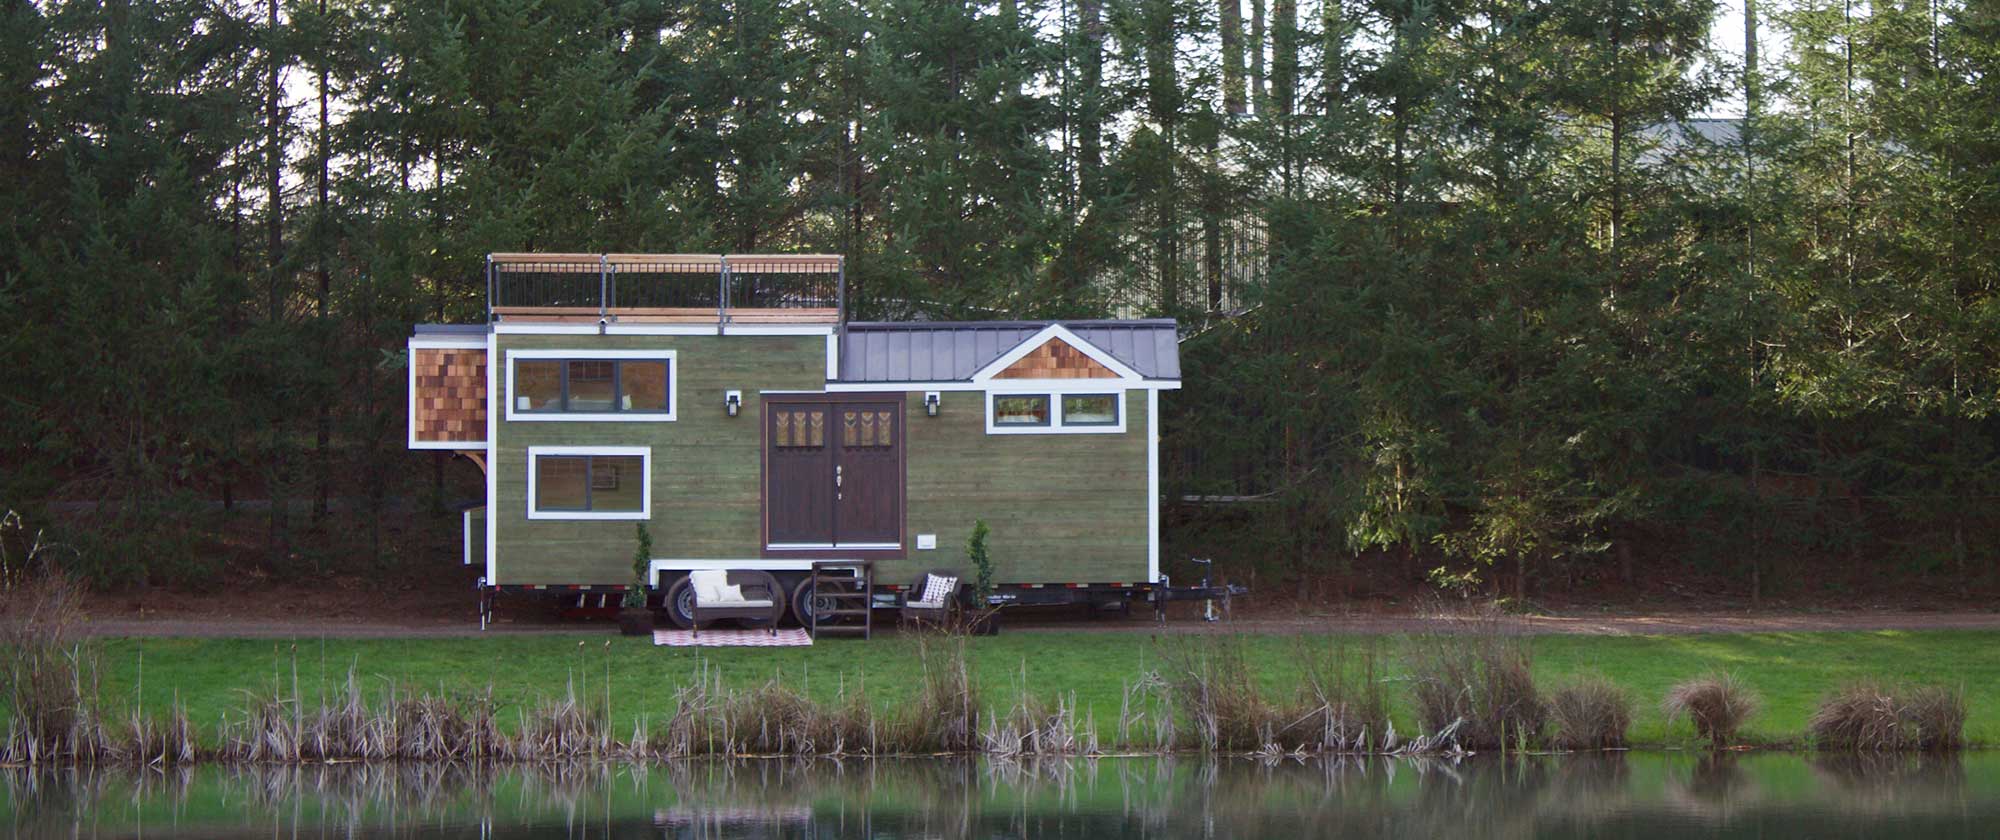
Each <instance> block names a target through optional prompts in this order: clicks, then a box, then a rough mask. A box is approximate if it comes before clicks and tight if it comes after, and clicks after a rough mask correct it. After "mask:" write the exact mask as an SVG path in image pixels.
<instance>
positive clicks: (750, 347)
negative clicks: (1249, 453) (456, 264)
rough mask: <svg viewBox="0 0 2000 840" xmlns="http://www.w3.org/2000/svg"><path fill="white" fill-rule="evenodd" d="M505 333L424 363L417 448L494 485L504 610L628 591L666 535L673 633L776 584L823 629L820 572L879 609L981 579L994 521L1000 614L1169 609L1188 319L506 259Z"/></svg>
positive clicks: (413, 384)
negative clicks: (918, 310)
mask: <svg viewBox="0 0 2000 840" xmlns="http://www.w3.org/2000/svg"><path fill="white" fill-rule="evenodd" d="M487 309H488V318H487V323H485V324H473V325H419V326H418V327H416V329H415V332H414V335H412V336H411V338H410V339H409V369H410V373H409V388H410V399H409V446H410V447H411V448H412V449H441V450H449V451H453V452H456V453H459V454H462V455H464V456H465V457H467V458H469V459H471V460H472V461H474V462H475V463H477V464H478V465H479V466H480V468H481V469H482V470H484V473H485V478H486V492H485V504H484V505H483V506H480V507H475V508H472V509H470V510H467V511H466V512H465V514H464V520H463V526H464V549H463V555H464V559H465V561H466V562H468V563H471V564H476V565H483V567H484V570H485V572H484V579H483V581H482V593H486V594H487V595H489V596H490V594H491V593H494V592H500V591H510V592H511V591H521V590H558V591H562V592H567V593H573V594H580V595H585V596H588V595H590V594H592V593H598V594H604V593H618V592H621V591H622V590H624V589H626V588H627V587H628V586H629V585H630V584H631V582H632V560H633V556H634V550H635V545H636V542H635V530H636V529H635V528H634V524H635V523H645V525H646V528H647V531H648V533H649V534H650V535H651V538H652V545H653V550H652V556H651V563H650V569H649V576H648V580H647V583H648V585H650V586H651V587H653V589H654V593H655V594H654V597H655V598H656V599H659V600H658V601H657V602H658V603H660V605H661V606H662V608H663V609H664V610H665V611H666V613H667V615H668V617H670V618H672V619H673V620H675V621H677V622H685V621H686V619H687V616H686V614H685V605H684V604H677V603H676V601H675V598H674V597H672V596H673V594H674V593H675V592H677V591H680V590H684V589H685V587H684V586H678V584H679V583H680V581H681V579H682V578H684V577H685V576H686V574H687V573H688V572H689V571H692V570H696V569H758V570H763V571H767V572H770V573H772V574H773V575H774V576H776V577H778V579H779V580H780V581H781V583H782V584H783V585H784V587H785V588H786V590H787V592H789V593H792V597H791V599H790V600H791V603H790V605H789V607H788V610H789V612H790V613H791V615H793V616H797V617H799V618H801V619H803V618H804V617H806V613H807V611H808V610H812V609H815V607H814V602H813V600H812V593H811V592H810V591H808V589H807V581H808V578H809V577H810V575H811V574H812V572H813V571H814V569H815V568H816V567H818V568H821V569H823V570H825V569H835V568H838V569H841V570H843V572H844V573H852V574H867V575H870V576H872V578H873V579H874V583H873V587H872V591H873V592H874V595H873V597H874V598H875V603H876V604H877V605H881V606H886V605H893V604H894V603H895V593H896V591H897V590H898V588H899V585H902V584H907V583H909V582H911V581H912V580H914V579H915V578H917V577H918V576H920V575H921V574H922V573H923V572H925V571H927V570H931V569H941V568H942V569H957V570H960V571H961V572H963V573H964V574H966V575H971V574H972V573H973V570H971V569H970V568H968V566H967V559H966V540H967V537H968V535H969V534H970V532H971V531H972V529H973V525H974V522H975V521H984V522H986V523H987V525H988V526H989V527H990V528H991V536H990V538H989V542H988V545H989V550H990V556H991V558H992V568H993V579H994V582H995V583H996V584H997V587H996V590H995V591H994V593H993V594H992V596H991V598H992V602H993V603H994V604H1002V605H1004V604H1020V603H1063V602H1070V603H1075V602H1081V603H1089V604H1095V605H1098V606H1117V605H1127V604H1129V603H1130V602H1131V601H1133V600H1161V599H1164V598H1165V597H1167V589H1166V587H1165V586H1164V584H1165V583H1166V581H1165V580H1164V579H1163V577H1162V575H1161V573H1160V489H1159V480H1160V476H1159V450H1158V448H1159V410H1160V401H1161V398H1162V393H1163V392H1167V391H1172V390H1175V389H1176V388H1178V387H1180V382H1181V370H1180V361H1179V355H1178V341H1177V336H1176V331H1175V325H1174V322H1173V321H1170V320H1092V321H982V322H964V323H945V322H929V321H915V322H904V323H869V322H850V321H848V320H847V318H846V294H845V285H844V272H843V261H842V258H840V257H838V256H818V255H679V254H675V255H654V254H493V255H491V256H490V257H489V258H488V261H487ZM864 561H865V562H864ZM663 596H664V597H663ZM614 597H615V596H614ZM486 604H490V597H488V598H482V605H486ZM482 615H484V612H482Z"/></svg>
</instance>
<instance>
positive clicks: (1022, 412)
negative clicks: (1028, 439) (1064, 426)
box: [993, 394, 1049, 426]
mask: <svg viewBox="0 0 2000 840" xmlns="http://www.w3.org/2000/svg"><path fill="white" fill-rule="evenodd" d="M1048 424H1049V397H1048V395H1047V394H1004V395H997V396H995V397H994V398H993V425H995V426H1046V425H1048Z"/></svg>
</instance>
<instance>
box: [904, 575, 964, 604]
mask: <svg viewBox="0 0 2000 840" xmlns="http://www.w3.org/2000/svg"><path fill="white" fill-rule="evenodd" d="M956 586H958V578H956V577H952V576H951V575H924V589H923V593H922V595H923V597H921V598H918V599H917V600H915V601H913V602H911V604H910V606H913V607H923V608H925V609H937V608H939V607H943V606H944V599H946V598H948V597H950V596H951V590H952V588H953V587H956Z"/></svg>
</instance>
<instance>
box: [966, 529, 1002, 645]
mask: <svg viewBox="0 0 2000 840" xmlns="http://www.w3.org/2000/svg"><path fill="white" fill-rule="evenodd" d="M992 533H993V531H992V529H990V528H988V527H986V520H984V519H979V520H974V521H973V523H972V536H971V537H970V538H968V539H967V540H966V541H965V559H966V561H967V562H969V563H971V565H972V569H973V574H974V577H973V579H972V585H971V586H970V587H967V589H968V590H969V592H968V593H967V599H968V600H969V601H970V604H969V605H968V609H967V610H966V612H965V627H966V631H967V632H970V633H972V634H973V635H976V636H996V635H999V633H1000V609H999V608H998V607H995V606H992V605H991V604H990V603H988V601H987V596H989V595H992V594H993V558H992V556H991V555H989V554H988V553H987V549H986V538H987V536H988V535H990V534H992Z"/></svg>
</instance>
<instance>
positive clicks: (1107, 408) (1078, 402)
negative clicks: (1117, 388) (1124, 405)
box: [1062, 394, 1118, 426]
mask: <svg viewBox="0 0 2000 840" xmlns="http://www.w3.org/2000/svg"><path fill="white" fill-rule="evenodd" d="M1062 424H1063V425H1065V426H1116V425H1118V395H1117V394H1064V395H1063V398H1062Z"/></svg>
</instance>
